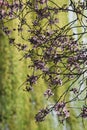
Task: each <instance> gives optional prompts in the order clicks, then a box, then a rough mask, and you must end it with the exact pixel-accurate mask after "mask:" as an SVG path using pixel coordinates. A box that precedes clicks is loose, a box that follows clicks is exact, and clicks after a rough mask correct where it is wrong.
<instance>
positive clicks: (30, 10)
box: [1, 0, 87, 123]
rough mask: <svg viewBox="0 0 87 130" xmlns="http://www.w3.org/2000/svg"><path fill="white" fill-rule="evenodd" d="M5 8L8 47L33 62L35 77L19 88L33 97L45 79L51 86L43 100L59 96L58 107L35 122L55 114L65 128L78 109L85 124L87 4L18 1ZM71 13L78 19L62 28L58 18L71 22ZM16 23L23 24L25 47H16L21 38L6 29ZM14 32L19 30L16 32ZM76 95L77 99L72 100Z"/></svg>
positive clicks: (47, 110)
mask: <svg viewBox="0 0 87 130" xmlns="http://www.w3.org/2000/svg"><path fill="white" fill-rule="evenodd" d="M2 5H3V6H5V9H4V10H1V19H2V20H3V21H2V30H3V31H4V32H5V33H6V35H7V36H8V39H9V43H10V44H11V45H13V46H15V47H16V48H17V49H18V50H19V51H22V52H23V57H21V58H20V60H23V59H26V60H27V61H29V65H28V70H29V72H31V73H28V74H27V76H26V80H25V81H24V82H23V83H22V85H21V86H20V87H19V88H23V90H24V91H27V92H30V91H32V90H33V88H35V87H38V84H39V82H40V80H39V79H42V80H43V81H45V83H46V85H47V86H48V88H47V90H46V91H45V92H44V94H43V95H44V96H45V97H46V98H47V99H49V98H51V97H53V96H55V93H56V92H55V90H56V91H57V90H58V96H57V97H56V101H55V103H53V102H52V103H50V105H48V106H46V107H45V108H43V109H41V110H39V112H38V113H37V114H36V115H35V119H36V121H37V122H41V121H43V120H45V117H46V116H47V115H48V114H49V113H50V112H52V111H54V112H55V113H56V115H57V116H58V119H59V121H60V123H63V122H64V121H65V120H66V119H67V120H68V119H69V118H70V116H71V113H70V111H72V110H73V109H78V112H79V113H78V115H76V117H78V118H82V119H84V118H86V117H87V103H86V98H87V86H86V81H87V74H86V73H87V52H86V51H87V45H86V41H85V43H84V42H83V37H84V36H86V33H87V31H86V27H87V26H86V21H87V16H86V14H85V12H86V10H87V7H86V6H87V3H86V1H84V2H80V1H79V2H77V3H75V2H74V1H73V0H70V1H69V3H68V4H67V3H66V4H62V5H61V6H60V4H59V3H55V2H54V1H53V0H35V1H33V2H32V1H31V0H27V1H26V2H23V1H22V0H19V1H18V0H17V1H15V2H14V3H13V4H9V3H8V2H6V3H5V2H2ZM69 12H72V13H74V15H75V19H73V20H72V21H70V22H68V23H66V24H65V25H62V26H60V23H61V22H62V21H60V19H59V16H60V15H61V14H64V15H66V16H67V15H68V13H69ZM31 14H34V18H33V21H31V23H29V21H30V19H28V18H31ZM14 19H18V20H19V25H18V28H17V29H18V32H19V37H21V39H23V41H24V42H23V43H17V42H16V37H15V38H12V37H11V36H12V34H11V33H10V30H9V28H6V27H5V23H6V22H9V21H11V20H14ZM77 23H78V24H77ZM25 28H26V29H25ZM72 29H78V32H73V31H72ZM15 30H16V29H15V27H14V28H13V31H15ZM25 33H26V34H27V35H24V34H25ZM75 36H77V38H75ZM75 83H77V84H75ZM23 86H25V88H24V87H23ZM41 87H44V86H41ZM35 90H36V93H38V91H37V89H35ZM38 94H39V93H38ZM71 94H72V95H73V96H72V97H71V98H70V99H69V98H68V97H69V95H71ZM83 95H84V96H83ZM73 102H76V103H77V102H79V103H80V106H79V107H78V105H77V106H72V107H70V105H69V104H71V103H73Z"/></svg>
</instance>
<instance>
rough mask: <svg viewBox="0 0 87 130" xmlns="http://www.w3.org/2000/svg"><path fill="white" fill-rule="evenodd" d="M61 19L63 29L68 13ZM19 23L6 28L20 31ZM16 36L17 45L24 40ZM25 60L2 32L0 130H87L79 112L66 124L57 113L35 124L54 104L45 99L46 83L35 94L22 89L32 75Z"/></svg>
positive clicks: (0, 35)
mask: <svg viewBox="0 0 87 130" xmlns="http://www.w3.org/2000/svg"><path fill="white" fill-rule="evenodd" d="M9 1H10V0H9ZM54 1H55V2H58V3H59V4H60V5H62V4H64V3H68V0H54ZM58 17H59V21H60V22H59V25H60V27H61V26H63V25H65V24H66V23H67V22H68V16H66V15H65V14H60V15H59V16H58ZM32 20H33V19H32ZM18 22H19V21H17V20H14V21H11V22H8V23H7V24H6V26H9V27H10V28H14V26H15V28H16V27H18ZM25 35H26V34H25ZM14 37H16V42H20V41H21V39H20V37H18V32H14V34H13V38H14ZM21 57H22V54H21V53H20V52H18V50H17V49H16V48H15V47H13V46H11V45H9V43H8V38H7V37H6V35H5V34H4V33H3V32H2V30H0V130H74V129H76V130H87V125H86V121H84V124H85V128H84V127H83V123H82V121H81V120H80V119H78V120H77V119H76V118H75V114H76V113H77V111H74V110H73V111H71V113H72V117H70V118H69V119H68V120H67V121H66V122H65V123H64V125H62V124H59V123H58V119H57V116H56V115H55V113H51V114H50V115H49V116H48V117H47V118H46V120H45V121H44V122H42V123H36V122H35V119H34V116H35V114H36V113H37V112H38V110H39V109H40V108H42V107H43V106H46V104H49V102H50V101H46V99H44V96H43V92H44V91H45V90H46V84H45V83H44V82H43V81H42V80H41V81H40V83H39V84H38V86H37V87H35V89H34V91H33V92H31V93H27V92H25V91H23V87H21V88H20V89H18V87H19V86H20V85H21V84H22V83H23V81H25V78H26V74H27V73H28V68H27V61H25V60H22V61H19V59H20V58H21ZM58 93H59V92H58V91H56V90H55V96H53V101H55V100H56V98H57V96H58ZM50 100H51V99H50Z"/></svg>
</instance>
